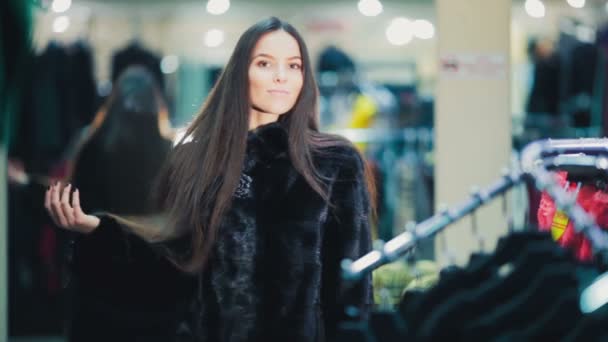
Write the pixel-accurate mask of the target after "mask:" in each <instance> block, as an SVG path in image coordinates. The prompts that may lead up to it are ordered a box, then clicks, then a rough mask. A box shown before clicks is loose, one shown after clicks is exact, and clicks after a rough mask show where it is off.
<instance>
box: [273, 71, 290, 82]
mask: <svg viewBox="0 0 608 342" xmlns="http://www.w3.org/2000/svg"><path fill="white" fill-rule="evenodd" d="M274 81H275V82H277V83H283V82H285V81H287V73H286V72H285V68H284V67H278V68H277V70H276V72H275V74H274Z"/></svg>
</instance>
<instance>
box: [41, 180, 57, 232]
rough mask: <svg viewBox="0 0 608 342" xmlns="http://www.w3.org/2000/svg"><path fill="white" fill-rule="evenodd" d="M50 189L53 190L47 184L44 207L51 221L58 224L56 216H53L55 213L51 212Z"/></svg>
mask: <svg viewBox="0 0 608 342" xmlns="http://www.w3.org/2000/svg"><path fill="white" fill-rule="evenodd" d="M52 191H53V186H49V188H48V189H46V193H45V194H44V208H45V209H46V211H47V213H48V214H49V216H50V217H51V220H52V221H53V223H54V224H55V225H57V226H58V225H59V222H58V221H57V218H56V217H55V213H54V212H53V208H52V207H51V193H52Z"/></svg>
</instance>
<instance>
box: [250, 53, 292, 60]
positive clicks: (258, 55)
mask: <svg viewBox="0 0 608 342" xmlns="http://www.w3.org/2000/svg"><path fill="white" fill-rule="evenodd" d="M258 57H266V58H270V59H276V58H275V57H274V56H272V55H269V54H267V53H258V54H257V55H255V56H253V58H258ZM287 59H300V60H301V59H302V57H300V56H292V57H289V58H287Z"/></svg>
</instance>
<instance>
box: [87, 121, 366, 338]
mask: <svg viewBox="0 0 608 342" xmlns="http://www.w3.org/2000/svg"><path fill="white" fill-rule="evenodd" d="M327 152H329V153H328V154H327V155H326V154H324V156H323V157H320V156H319V157H318V158H316V159H315V162H316V163H317V165H318V167H319V169H320V172H321V173H322V174H323V175H324V176H325V177H327V178H328V179H331V183H330V184H329V189H330V192H331V203H332V204H333V207H332V206H328V205H327V204H326V203H325V202H324V201H323V200H322V198H321V197H320V196H319V195H318V194H316V193H315V192H314V191H313V190H312V189H311V188H310V187H309V186H308V184H307V183H306V182H305V181H304V179H303V178H302V177H301V176H299V174H298V173H297V172H296V170H295V169H294V168H293V167H292V165H291V163H290V161H289V157H288V152H287V132H286V131H285V130H284V129H283V127H281V125H280V123H278V122H276V123H271V124H267V125H264V126H261V127H259V128H258V129H256V130H255V131H252V132H250V133H249V136H248V142H247V157H246V162H245V165H244V168H243V173H242V176H241V182H240V184H239V187H238V189H237V191H236V192H235V194H234V202H233V205H232V208H231V210H230V211H229V212H228V214H227V216H226V217H225V219H224V221H223V223H222V226H221V228H220V232H219V236H218V240H217V243H216V245H215V248H214V252H213V255H212V257H211V259H210V262H209V264H208V266H207V268H206V269H205V270H204V271H203V272H202V274H201V276H200V281H201V283H200V285H201V286H200V292H199V293H198V294H196V293H195V292H196V291H192V293H191V294H190V295H191V296H192V298H195V296H196V295H198V296H199V299H200V302H201V304H202V305H200V307H199V310H200V311H199V312H198V315H197V317H195V318H194V320H195V321H197V322H198V323H200V325H199V329H196V330H198V333H199V335H200V336H198V338H197V340H201V341H323V340H331V336H333V334H334V333H335V329H336V326H337V323H338V322H339V321H341V320H344V319H346V316H345V315H344V314H343V312H344V305H345V304H348V305H353V306H356V307H358V308H359V309H360V312H361V316H362V317H361V318H364V317H365V316H366V313H367V311H368V308H369V306H370V305H371V303H372V297H371V278H370V277H369V276H368V277H366V278H365V279H364V281H362V282H361V283H360V284H359V285H358V286H355V287H353V288H349V289H348V290H347V288H346V287H345V286H343V282H342V280H341V277H340V267H339V265H340V261H341V260H342V259H343V258H345V257H349V258H357V257H359V256H362V255H363V254H365V253H367V252H368V251H369V250H370V249H371V241H370V228H369V198H368V193H367V189H366V186H365V178H364V167H363V161H362V160H361V158H360V157H359V155H358V153H357V152H356V151H355V150H354V148H352V147H333V148H331V150H328V151H327ZM102 221H104V222H106V223H105V224H107V225H111V222H108V220H107V219H104V220H102ZM105 228H108V227H104V229H105ZM98 230H101V228H99V229H98ZM105 230H106V231H105V232H95V233H93V235H95V234H98V236H101V235H102V234H105V235H108V236H106V237H105V238H104V239H105V240H106V242H105V243H107V244H108V246H110V245H112V246H114V247H113V248H115V249H116V248H117V247H116V246H117V241H119V239H118V237H116V236H115V237H110V236H109V235H112V233H111V231H114V233H118V232H119V230H117V229H115V228H114V229H112V228H109V229H105ZM127 238H128V240H134V237H132V236H129V237H127ZM87 239H88V240H92V239H95V237H94V236H90V237H87ZM98 239H99V240H101V238H98ZM134 243H135V244H136V245H137V246H139V247H138V249H140V248H144V247H143V246H142V243H141V241H136V242H134ZM118 245H120V244H118ZM130 245H131V246H132V245H133V242H131V243H130ZM131 252H132V253H133V248H131ZM146 258H147V259H149V256H148V257H146ZM115 262H120V261H119V260H115ZM156 262H159V261H156ZM86 269H87V267H86V265H85V264H83V268H81V270H86ZM163 272H164V273H165V274H164V275H161V276H165V277H172V278H168V279H165V280H163V281H169V282H172V281H174V280H172V279H177V278H176V276H175V275H172V274H170V272H167V271H163ZM178 284H179V282H178ZM190 284H191V283H190ZM180 286H181V285H180ZM180 286H173V287H171V289H174V288H178V289H185V288H189V287H188V286H187V285H186V286H181V287H180ZM165 295H166V290H165V289H164V288H160V289H159V291H158V294H157V296H160V297H162V296H165ZM169 295H170V296H171V294H169ZM173 296H174V295H173ZM180 299H181V298H178V300H177V301H176V303H178V302H179V300H180ZM193 300H194V299H193Z"/></svg>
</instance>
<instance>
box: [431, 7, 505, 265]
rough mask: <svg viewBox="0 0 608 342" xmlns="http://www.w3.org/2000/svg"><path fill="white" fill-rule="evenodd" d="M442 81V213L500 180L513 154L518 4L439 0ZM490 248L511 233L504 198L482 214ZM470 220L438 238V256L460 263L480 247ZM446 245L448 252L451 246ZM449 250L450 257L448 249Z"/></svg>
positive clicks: (438, 179) (438, 129) (438, 136)
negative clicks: (512, 52)
mask: <svg viewBox="0 0 608 342" xmlns="http://www.w3.org/2000/svg"><path fill="white" fill-rule="evenodd" d="M435 6H436V10H437V30H438V33H437V36H438V47H439V49H438V53H439V54H438V58H439V65H438V81H437V91H436V96H437V97H436V111H435V208H436V210H439V209H440V208H441V207H442V206H443V205H447V206H448V207H453V206H454V205H456V204H459V203H461V202H462V201H463V200H465V199H466V198H468V196H469V195H470V193H471V189H472V188H473V187H474V186H476V185H478V186H480V187H482V188H483V187H485V186H487V185H489V184H490V183H491V182H493V181H494V180H495V179H498V178H499V177H500V176H501V169H503V168H504V167H506V166H508V165H509V158H510V154H511V110H510V66H509V64H510V63H509V47H510V24H511V0H491V1H488V0H435ZM476 221H477V230H478V231H479V232H480V233H482V234H483V237H484V240H483V241H484V247H485V250H493V248H494V246H495V242H496V239H497V238H498V237H500V236H502V235H504V234H505V233H506V232H507V223H506V220H505V218H504V214H503V212H502V204H501V201H500V200H499V201H497V202H496V201H495V202H494V203H492V204H491V205H489V206H486V207H484V208H483V209H481V210H479V212H478V213H477V214H476ZM471 223H472V220H471V219H470V218H469V217H467V218H464V219H463V220H461V221H460V223H458V224H456V225H454V226H451V227H449V228H447V229H446V230H445V231H444V232H442V233H440V234H438V236H437V238H436V239H435V251H436V257H437V260H438V261H439V262H441V263H442V265H445V262H447V261H448V260H449V259H450V256H452V258H451V259H452V260H454V261H455V262H457V263H458V264H463V263H465V262H467V261H468V258H469V255H470V254H471V252H474V251H476V250H479V248H480V244H479V243H478V240H477V239H476V238H474V236H473V233H472V228H471ZM446 247H447V249H446ZM446 250H447V251H449V252H450V253H445V251H446Z"/></svg>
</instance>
